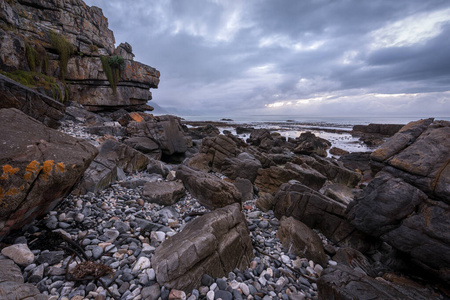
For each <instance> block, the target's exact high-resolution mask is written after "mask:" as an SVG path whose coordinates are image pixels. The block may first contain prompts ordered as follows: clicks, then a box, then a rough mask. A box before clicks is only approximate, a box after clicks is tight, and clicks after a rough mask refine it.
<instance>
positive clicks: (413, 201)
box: [348, 119, 450, 282]
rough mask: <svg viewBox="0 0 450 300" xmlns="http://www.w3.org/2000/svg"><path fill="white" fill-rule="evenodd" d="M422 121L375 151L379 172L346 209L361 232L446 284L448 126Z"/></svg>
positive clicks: (449, 273) (449, 270) (449, 271)
mask: <svg viewBox="0 0 450 300" xmlns="http://www.w3.org/2000/svg"><path fill="white" fill-rule="evenodd" d="M431 121H432V120H430V119H428V120H421V121H417V122H412V123H410V124H408V125H406V126H405V127H403V128H402V129H401V130H400V131H399V132H398V133H397V134H395V135H394V136H393V137H392V138H391V139H390V140H388V141H387V142H386V143H385V144H384V145H383V146H382V147H381V148H379V149H377V150H376V151H374V153H373V154H372V156H371V158H372V159H373V164H374V170H379V169H381V170H382V171H380V172H378V173H377V174H376V176H375V178H374V179H373V180H372V181H371V182H370V183H369V185H368V186H367V188H366V189H365V190H364V194H363V195H361V196H360V197H357V199H356V201H354V202H352V203H351V204H350V206H349V208H348V218H349V220H350V221H351V222H352V224H353V225H354V226H355V227H357V228H358V229H359V230H361V231H363V232H366V233H367V234H370V235H372V236H375V237H378V238H381V239H382V240H384V241H385V242H387V243H388V244H390V245H392V246H393V247H394V248H396V249H398V250H400V251H402V252H403V253H406V254H407V255H408V256H410V258H411V259H412V260H413V261H414V262H415V263H416V264H417V265H418V266H420V267H422V268H424V269H426V270H427V271H429V272H431V273H434V274H435V275H436V276H438V277H440V278H441V279H443V280H445V281H447V282H450V258H449V256H448V255H447V253H448V252H449V251H450V235H449V234H448V232H450V205H449V204H450V200H449V199H450V188H449V186H450V164H449V161H450V134H449V133H450V122H445V121H435V122H431Z"/></svg>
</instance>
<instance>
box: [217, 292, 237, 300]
mask: <svg viewBox="0 0 450 300" xmlns="http://www.w3.org/2000/svg"><path fill="white" fill-rule="evenodd" d="M219 298H220V299H222V300H232V299H233V294H231V293H230V292H229V291H223V290H218V291H217V292H215V293H214V299H219Z"/></svg>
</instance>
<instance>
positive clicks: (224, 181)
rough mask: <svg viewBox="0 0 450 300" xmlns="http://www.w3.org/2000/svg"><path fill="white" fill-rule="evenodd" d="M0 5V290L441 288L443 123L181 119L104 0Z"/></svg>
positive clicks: (447, 194) (361, 295)
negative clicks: (161, 108)
mask: <svg viewBox="0 0 450 300" xmlns="http://www.w3.org/2000/svg"><path fill="white" fill-rule="evenodd" d="M0 7H1V15H0V16H1V18H0V25H1V26H0V41H1V44H0V48H1V50H2V51H1V52H0V69H1V70H2V74H3V75H0V98H1V99H2V100H1V101H0V128H1V131H0V132H1V133H0V172H1V174H0V250H1V254H0V299H5V300H15V299H20V300H22V299H26V300H30V299H39V300H41V299H42V300H44V299H51V300H59V299H61V300H81V299H95V300H104V299H107V300H109V299H116V300H117V299H130V300H131V299H152V300H159V299H161V300H178V299H179V300H186V299H188V300H196V299H202V300H203V299H207V300H216V299H222V300H232V299H237V300H240V299H249V300H252V299H254V300H261V299H263V300H269V299H274V300H281V299H282V300H301V299H319V300H322V299H448V298H449V297H450V290H449V289H448V286H449V283H450V275H449V274H450V258H449V255H448V253H449V252H450V236H449V234H448V232H450V207H449V205H450V189H449V187H450V163H449V162H450V134H449V133H450V122H446V121H439V120H434V119H425V120H418V121H416V122H411V123H409V124H407V125H405V126H399V125H392V124H391V125H386V124H385V125H380V124H371V125H368V126H357V127H354V128H353V130H352V131H351V134H353V135H354V136H358V137H361V141H363V142H365V143H366V144H371V145H372V146H373V147H375V146H376V147H377V148H376V150H374V151H366V152H352V153H348V152H346V151H344V150H343V149H337V148H331V147H332V143H331V142H330V141H329V140H327V139H325V138H322V137H318V136H316V135H315V134H314V133H312V132H311V131H305V132H302V133H301V134H297V135H294V136H284V135H282V134H280V132H277V131H273V130H272V131H269V130H268V129H267V128H252V126H249V125H248V124H247V125H246V124H240V125H241V126H236V128H234V129H233V131H232V132H231V131H226V130H219V129H218V128H217V127H218V125H220V124H214V123H198V124H194V123H190V124H189V126H188V125H187V124H186V123H185V122H183V121H182V120H181V119H180V118H178V117H176V116H171V115H163V116H154V115H152V114H150V113H148V111H149V110H151V108H150V107H149V106H148V105H147V101H148V100H149V99H150V98H151V93H150V91H149V89H150V88H156V87H157V86H158V83H159V72H158V71H157V70H156V69H154V68H152V67H150V66H145V65H143V64H141V63H138V62H135V61H134V60H133V56H134V55H133V54H132V48H131V46H130V45H129V44H127V43H123V44H120V45H119V46H118V47H114V35H113V33H112V32H111V31H110V30H109V29H108V26H107V20H106V18H105V17H104V16H103V14H102V12H101V10H100V9H99V8H96V7H88V6H86V5H85V4H84V3H83V2H82V1H81V0H70V1H63V2H61V1H59V2H58V1H56V2H55V1H44V0H36V1H18V2H17V1H0ZM73 24H78V26H74V25H73ZM55 41H57V42H55ZM38 58H43V60H39V59H38ZM111 68H113V69H114V68H116V69H114V70H112V69H111ZM112 71H114V74H116V77H111V74H112V73H111V72H112ZM57 100H58V101H57ZM143 111H147V112H143ZM225 121H226V122H229V120H225ZM221 124H222V123H221ZM223 124H228V123H223ZM330 130H334V131H333V133H336V134H339V133H341V132H340V131H339V130H336V129H330ZM348 131H350V130H348ZM241 134H245V135H246V137H245V139H241V138H240V137H241V136H240V135H241ZM330 154H332V155H330Z"/></svg>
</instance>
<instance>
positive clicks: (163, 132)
mask: <svg viewBox="0 0 450 300" xmlns="http://www.w3.org/2000/svg"><path fill="white" fill-rule="evenodd" d="M127 132H128V135H129V137H130V139H128V140H126V141H125V143H128V144H130V145H131V146H133V147H135V148H136V149H140V150H142V151H143V152H144V153H156V152H157V150H158V149H156V148H155V144H156V145H158V147H159V150H160V151H161V152H162V154H163V155H173V154H182V153H184V152H186V150H187V148H188V139H187V138H186V136H185V134H184V131H183V128H182V125H181V121H180V119H179V118H177V117H174V116H171V115H164V116H158V117H151V118H148V119H144V118H139V119H136V120H134V121H132V122H130V123H129V124H128V126H127ZM153 158H155V157H153Z"/></svg>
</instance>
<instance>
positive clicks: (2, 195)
mask: <svg viewBox="0 0 450 300" xmlns="http://www.w3.org/2000/svg"><path fill="white" fill-rule="evenodd" d="M3 198H5V190H4V189H3V188H2V187H1V186H0V200H2V199H3ZM0 203H1V202H0Z"/></svg>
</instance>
